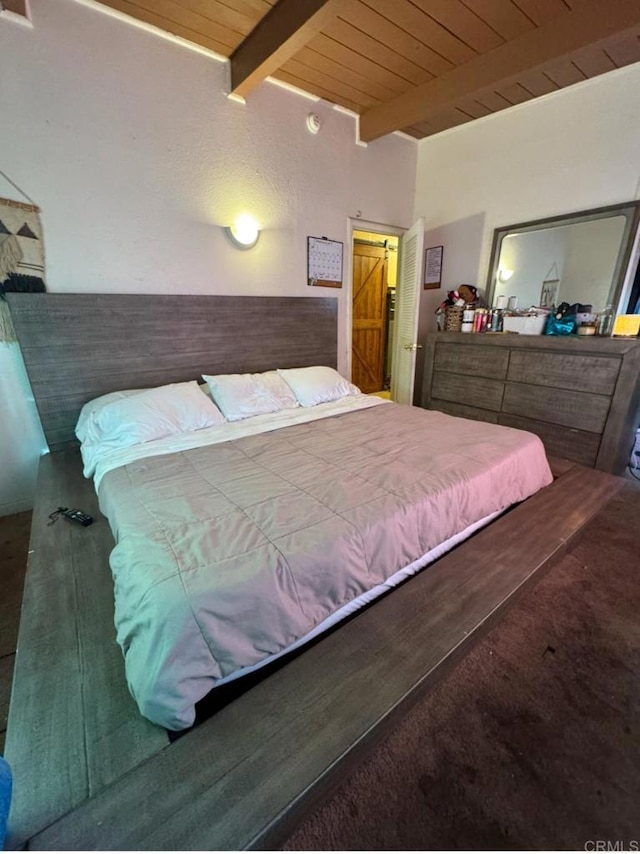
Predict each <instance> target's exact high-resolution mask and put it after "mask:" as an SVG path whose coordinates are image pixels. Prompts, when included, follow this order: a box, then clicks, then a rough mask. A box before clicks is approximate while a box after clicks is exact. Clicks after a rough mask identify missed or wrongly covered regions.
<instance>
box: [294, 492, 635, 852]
mask: <svg viewBox="0 0 640 854" xmlns="http://www.w3.org/2000/svg"><path fill="white" fill-rule="evenodd" d="M639 535H640V488H638V487H636V486H635V485H633V484H629V485H628V486H625V487H624V489H623V491H622V493H621V494H620V496H619V497H618V498H616V499H614V500H613V501H612V502H610V503H609V505H608V506H607V507H606V508H605V509H604V510H603V511H602V512H601V513H600V514H599V515H598V516H597V517H596V518H595V519H594V520H593V522H592V523H591V524H590V525H589V527H588V529H587V531H586V532H585V534H584V535H583V536H582V537H581V539H580V540H579V542H578V543H577V545H576V546H575V547H574V548H573V549H572V551H571V552H570V553H569V554H568V555H566V556H565V558H564V559H563V560H562V562H561V563H559V564H558V565H557V566H556V567H554V568H553V569H551V571H550V572H549V573H548V574H547V575H546V576H545V577H544V578H543V579H542V580H541V581H540V582H539V584H538V585H536V586H535V587H534V588H533V589H532V590H531V591H529V593H528V594H527V595H526V596H525V597H524V598H523V599H522V601H521V602H520V603H519V604H518V605H516V606H515V607H514V608H513V609H512V610H511V611H509V612H508V613H507V615H506V616H505V617H504V618H503V619H502V620H500V621H499V622H498V624H497V626H496V627H495V628H494V629H493V630H492V631H491V632H490V634H488V635H487V636H486V638H485V639H484V640H483V641H481V642H480V643H479V644H478V646H477V647H475V649H474V650H473V651H472V652H471V653H470V654H469V655H468V656H467V657H465V658H464V659H463V661H462V662H461V663H460V664H459V666H458V667H457V668H456V669H455V670H454V671H453V672H452V673H451V674H450V675H449V676H448V677H447V678H446V679H445V680H444V681H443V682H442V683H441V684H440V685H439V686H437V687H436V688H435V689H434V690H433V691H432V692H431V693H430V694H429V695H428V696H427V697H426V698H425V699H424V700H422V701H420V702H419V703H418V704H417V705H416V706H414V707H413V709H412V710H411V712H410V713H409V714H408V715H407V717H406V718H405V719H403V721H402V723H401V724H400V726H399V727H398V728H397V729H396V731H395V732H394V733H393V734H392V735H391V736H390V737H389V738H388V739H387V740H386V741H385V742H383V743H382V744H381V745H380V746H379V747H378V748H377V749H376V750H375V752H374V753H373V754H372V755H371V757H370V758H369V760H368V761H366V762H365V763H364V764H363V765H362V766H360V767H359V769H358V770H357V771H356V772H355V773H354V774H353V775H352V776H351V777H349V778H348V779H346V780H345V781H344V783H343V784H342V786H341V788H340V789H339V790H338V791H336V792H335V794H334V795H333V796H332V798H331V799H330V800H328V801H326V802H325V803H324V804H323V805H322V806H321V807H320V808H319V809H318V810H317V811H316V812H315V813H314V814H313V815H312V816H311V817H309V818H308V819H307V820H306V821H305V822H304V823H303V824H302V825H301V826H300V827H299V828H298V829H297V831H296V832H295V834H294V835H293V836H291V837H290V838H289V840H288V841H287V843H286V844H285V845H284V846H283V847H284V849H285V850H389V849H409V850H429V849H438V850H456V849H457V850H486V849H491V850H503V849H511V850H513V849H521V850H522V849H533V850H558V849H562V850H564V849H572V850H584V848H585V845H587V844H588V843H589V842H592V843H594V845H595V844H596V843H597V841H598V840H600V841H602V842H609V843H611V844H612V845H614V844H616V843H618V845H620V844H623V845H624V846H625V847H626V848H629V847H630V846H631V847H633V845H634V843H635V844H636V846H639V845H640V620H639V615H640V558H639V552H640V538H639ZM591 850H595V848H594V847H592V848H591ZM608 850H620V847H618V848H617V849H614V848H609V849H608ZM635 850H638V847H636V848H635Z"/></svg>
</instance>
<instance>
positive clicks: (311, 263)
mask: <svg viewBox="0 0 640 854" xmlns="http://www.w3.org/2000/svg"><path fill="white" fill-rule="evenodd" d="M342 249H343V244H342V243H341V242H340V241H339V240H328V239H327V238H326V237H307V284H308V285H312V286H316V287H321V288H341V287H342Z"/></svg>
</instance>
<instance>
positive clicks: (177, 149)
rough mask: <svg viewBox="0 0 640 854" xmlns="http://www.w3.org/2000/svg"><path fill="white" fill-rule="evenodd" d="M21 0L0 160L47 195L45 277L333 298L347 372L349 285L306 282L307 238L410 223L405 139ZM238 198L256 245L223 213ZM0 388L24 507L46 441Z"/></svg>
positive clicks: (142, 37)
mask: <svg viewBox="0 0 640 854" xmlns="http://www.w3.org/2000/svg"><path fill="white" fill-rule="evenodd" d="M31 7H32V12H33V23H34V27H33V29H28V28H24V27H19V26H16V25H15V24H11V23H9V22H7V21H3V20H0V116H2V133H1V134H0V169H1V170H2V171H4V172H6V173H7V174H8V175H9V176H10V178H11V179H12V181H14V182H15V183H16V184H18V186H20V187H21V188H23V189H24V191H25V192H26V193H27V194H28V195H29V196H30V197H31V198H32V199H33V200H34V201H35V202H36V203H37V204H38V205H39V206H40V207H41V209H42V221H43V226H44V236H45V245H46V256H47V257H46V262H47V283H48V287H49V290H51V291H70V292H78V291H93V292H108V291H113V292H148V293H150V294H152V293H161V292H171V293H217V294H224V293H231V294H265V295H269V294H273V295H275V294H282V295H292V296H296V295H299V296H308V295H311V296H327V295H330V296H335V295H337V296H338V297H339V299H340V342H339V346H340V350H339V364H340V366H341V368H343V369H344V368H345V367H346V365H347V352H346V339H345V329H344V325H345V305H344V296H343V292H340V291H336V290H334V289H330V290H329V289H321V288H314V289H310V288H308V287H307V285H306V237H307V235H327V236H328V237H331V238H334V239H337V240H346V239H347V217H348V216H355V215H356V213H357V212H358V211H361V214H362V217H363V219H365V220H370V221H374V222H380V223H385V224H389V225H396V226H402V227H408V226H409V225H410V224H411V217H412V212H413V194H414V188H415V169H416V157H417V153H416V149H417V147H416V145H415V143H413V142H412V141H410V140H408V139H404V138H402V137H399V136H389V137H386V138H384V139H381V140H379V141H377V142H375V143H372V144H370V145H369V146H368V147H366V148H365V147H361V146H357V145H356V144H355V127H354V120H353V118H352V117H350V116H347V115H345V114H343V113H340V112H337V111H335V110H334V109H332V108H331V107H330V106H329V105H327V104H325V103H323V102H319V103H313V102H312V101H310V100H308V99H306V98H303V97H300V96H299V95H296V94H294V93H291V92H288V91H285V90H283V89H282V88H280V87H277V86H275V85H273V84H270V83H266V84H263V85H262V86H261V87H260V88H259V89H258V90H257V91H256V92H255V93H254V94H252V95H251V96H250V98H249V102H248V104H247V105H246V106H243V105H242V104H238V103H235V102H233V101H230V100H229V99H227V98H226V97H225V95H224V88H225V80H226V65H225V64H224V63H221V62H217V61H216V60H214V59H212V58H211V57H208V56H205V55H203V54H202V53H199V52H196V51H192V50H189V49H187V48H185V47H183V46H180V45H177V44H175V43H173V42H171V41H168V40H166V39H163V38H160V37H158V36H157V35H154V34H152V33H148V32H145V31H143V30H141V29H139V28H137V27H134V26H131V25H129V24H127V23H124V22H122V21H120V20H117V19H115V18H113V17H111V16H109V15H107V14H105V13H104V12H102V11H99V10H98V9H95V8H91V7H88V6H86V5H83V4H81V3H76V2H74V0H31ZM311 111H313V112H316V113H318V114H319V115H320V117H321V119H322V121H323V127H322V130H321V131H320V133H319V134H318V135H317V136H312V135H311V134H309V133H308V131H307V130H306V127H305V119H306V116H307V114H308V113H309V112H311ZM2 190H3V191H4V186H3V187H2ZM13 195H14V196H15V197H16V198H20V196H19V195H17V194H15V193H14V194H13ZM241 211H246V212H249V213H251V214H253V215H254V216H255V217H256V218H257V219H258V221H259V222H260V224H261V226H262V228H263V234H262V237H261V239H260V242H259V243H258V246H257V247H256V248H255V249H254V250H252V251H250V252H239V251H238V250H235V249H234V248H233V247H231V246H230V244H229V243H228V242H227V240H226V238H225V236H224V234H223V232H222V230H221V228H219V226H222V225H226V224H228V223H229V222H230V221H231V220H232V218H233V216H234V215H235V214H237V213H239V212H241ZM345 268H346V263H345ZM0 372H2V373H5V372H7V373H8V374H12V375H13V374H15V366H14V365H13V364H12V363H10V362H9V361H8V360H7V357H6V354H4V353H2V352H0ZM15 386H16V383H15V382H13V381H12V388H13V387H15ZM2 388H4V386H2V387H0V411H2V419H3V427H5V430H4V435H5V436H7V435H11V436H12V437H13V438H14V440H15V441H16V442H17V443H18V445H19V448H20V452H19V456H20V459H21V461H22V462H21V463H20V465H19V466H18V467H17V468H16V467H15V466H14V467H7V466H6V465H1V466H0V513H2V512H10V511H11V510H13V509H16V508H18V507H20V506H28V504H29V501H30V499H31V494H32V489H33V486H32V484H33V472H34V470H35V462H36V458H37V455H38V453H39V450H40V444H39V442H38V441H34V440H33V436H32V435H31V434H28V435H27V436H25V435H24V431H23V422H24V417H25V416H24V413H23V412H22V410H20V411H19V412H17V413H15V412H14V411H13V410H11V409H9V408H8V405H7V399H6V396H5V394H4V392H3V391H2ZM25 405H26V406H27V408H28V402H27V403H26V404H25ZM3 462H4V460H3Z"/></svg>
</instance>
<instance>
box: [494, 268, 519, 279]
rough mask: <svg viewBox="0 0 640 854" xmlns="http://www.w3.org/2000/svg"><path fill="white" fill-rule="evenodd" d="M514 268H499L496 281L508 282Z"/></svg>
mask: <svg viewBox="0 0 640 854" xmlns="http://www.w3.org/2000/svg"><path fill="white" fill-rule="evenodd" d="M514 272H515V271H514V270H507V269H501V270H498V281H499V282H508V281H509V279H510V278H511V276H513V274H514Z"/></svg>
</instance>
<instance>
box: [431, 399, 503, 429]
mask: <svg viewBox="0 0 640 854" xmlns="http://www.w3.org/2000/svg"><path fill="white" fill-rule="evenodd" d="M431 409H437V410H438V411H439V412H444V413H445V414H446V415H455V416H456V418H471V420H472V421H488V422H489V423H490V424H497V423H498V413H497V412H489V410H487V409H477V408H476V407H475V406H465V404H464V403H451V401H448V400H432V401H431Z"/></svg>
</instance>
